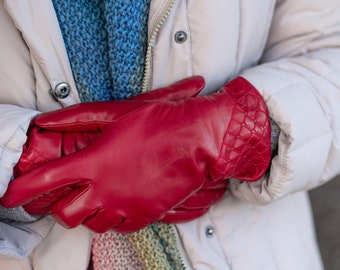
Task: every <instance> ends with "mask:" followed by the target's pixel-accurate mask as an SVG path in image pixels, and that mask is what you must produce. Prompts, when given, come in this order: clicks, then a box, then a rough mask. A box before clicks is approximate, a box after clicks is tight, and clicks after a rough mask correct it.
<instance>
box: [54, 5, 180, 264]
mask: <svg viewBox="0 0 340 270" xmlns="http://www.w3.org/2000/svg"><path fill="white" fill-rule="evenodd" d="M52 1H53V5H54V8H55V11H56V15H57V18H58V20H59V25H60V29H61V32H62V34H63V38H64V42H65V47H66V50H67V53H68V57H69V60H70V64H71V68H72V72H73V76H74V78H75V82H76V85H77V89H78V92H79V97H80V99H81V101H82V102H88V101H97V100H120V99H125V98H127V97H129V96H132V95H137V94H138V93H140V91H141V85H142V79H143V72H144V62H145V54H146V46H147V19H148V11H149V4H150V0H52ZM89 269H94V270H113V269H115V270H121V269H131V270H149V269H150V270H154V269H157V270H182V269H183V264H182V262H181V258H180V254H179V251H178V249H177V244H176V237H175V235H174V231H173V230H172V229H171V226H170V225H166V224H160V223H155V224H151V225H150V226H149V227H147V228H145V229H143V230H141V231H139V232H136V233H133V234H130V235H123V234H118V233H116V232H114V231H109V232H107V233H104V234H94V238H93V247H92V263H91V265H90V266H89Z"/></svg>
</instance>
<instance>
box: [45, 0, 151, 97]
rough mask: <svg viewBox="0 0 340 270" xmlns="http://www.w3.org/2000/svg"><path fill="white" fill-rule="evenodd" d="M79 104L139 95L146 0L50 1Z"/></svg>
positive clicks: (148, 3)
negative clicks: (63, 43)
mask: <svg viewBox="0 0 340 270" xmlns="http://www.w3.org/2000/svg"><path fill="white" fill-rule="evenodd" d="M52 2H53V5H54V8H55V11H56V14H57V18H58V20H59V24H60V29H61V32H62V35H63V38H64V42H65V46H66V50H67V53H68V57H69V60H70V64H71V68H72V72H73V76H74V79H75V82H76V85H77V89H78V92H79V97H80V99H81V101H98V100H121V99H125V98H127V97H130V96H133V95H137V94H139V93H140V92H141V88H142V80H143V74H144V62H145V54H146V47H147V21H148V12H149V5H150V0H91V1H87V0H52Z"/></svg>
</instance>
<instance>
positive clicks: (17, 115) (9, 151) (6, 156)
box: [0, 104, 39, 197]
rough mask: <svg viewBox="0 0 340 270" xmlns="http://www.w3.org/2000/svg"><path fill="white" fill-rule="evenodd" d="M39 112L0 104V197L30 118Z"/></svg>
mask: <svg viewBox="0 0 340 270" xmlns="http://www.w3.org/2000/svg"><path fill="white" fill-rule="evenodd" d="M38 113H39V112H38V111H34V110H30V109H24V108H21V107H18V106H14V105H6V104H1V105H0V126H1V129H0V197H2V196H3V194H4V193H5V191H6V190H7V185H8V183H9V181H10V180H11V178H12V174H13V167H14V166H15V164H16V163H17V162H18V160H19V158H20V155H21V152H22V146H23V144H24V143H25V142H26V132H27V128H28V126H29V123H30V121H31V119H32V118H33V117H34V116H36V115H37V114H38Z"/></svg>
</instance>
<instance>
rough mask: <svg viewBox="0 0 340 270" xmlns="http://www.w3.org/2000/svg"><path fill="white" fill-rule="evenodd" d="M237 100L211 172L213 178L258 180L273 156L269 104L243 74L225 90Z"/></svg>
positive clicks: (226, 86) (225, 87)
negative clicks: (267, 104)
mask: <svg viewBox="0 0 340 270" xmlns="http://www.w3.org/2000/svg"><path fill="white" fill-rule="evenodd" d="M221 90H222V92H223V91H224V92H228V94H229V97H230V96H231V97H232V98H233V99H234V101H235V107H234V108H233V110H232V113H231V116H230V121H229V125H228V127H227V129H226V130H227V131H226V133H225V135H224V139H223V144H222V147H221V149H220V155H219V158H218V160H217V162H216V164H215V165H214V166H213V168H212V169H211V171H210V175H211V177H212V179H218V178H221V177H224V178H236V179H239V180H245V181H256V180H259V179H260V178H261V177H262V176H263V175H264V173H265V172H266V170H267V169H268V167H269V164H270V159H271V126H270V119H269V113H268V109H267V106H266V104H265V102H264V100H263V98H262V96H261V95H260V93H259V92H258V91H257V89H256V88H255V87H254V86H253V85H252V84H250V83H249V82H248V81H247V80H246V79H244V78H243V77H237V78H236V79H234V80H232V81H231V82H229V83H228V84H226V85H225V86H224V87H223V88H222V89H221Z"/></svg>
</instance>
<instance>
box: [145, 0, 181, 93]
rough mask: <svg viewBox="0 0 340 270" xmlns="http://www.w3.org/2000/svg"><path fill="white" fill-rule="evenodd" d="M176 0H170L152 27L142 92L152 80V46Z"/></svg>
mask: <svg viewBox="0 0 340 270" xmlns="http://www.w3.org/2000/svg"><path fill="white" fill-rule="evenodd" d="M175 2H176V0H170V1H168V3H167V5H166V7H165V9H164V10H163V12H162V15H161V16H159V17H158V20H157V22H156V24H155V26H154V27H153V29H152V32H151V35H150V40H149V42H148V46H147V51H146V57H145V66H144V75H143V83H142V93H144V92H146V90H147V88H148V84H149V80H150V75H151V57H152V55H151V51H152V46H153V44H154V42H155V40H156V37H157V34H158V32H159V30H160V29H161V27H162V25H163V24H164V22H165V21H166V19H167V18H168V16H169V14H170V11H171V10H172V8H173V7H174V5H175Z"/></svg>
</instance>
